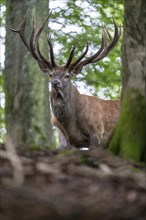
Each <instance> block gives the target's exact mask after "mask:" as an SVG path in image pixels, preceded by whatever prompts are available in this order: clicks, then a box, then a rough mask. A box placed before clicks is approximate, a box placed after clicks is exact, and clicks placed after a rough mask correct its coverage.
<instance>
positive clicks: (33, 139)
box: [4, 0, 54, 147]
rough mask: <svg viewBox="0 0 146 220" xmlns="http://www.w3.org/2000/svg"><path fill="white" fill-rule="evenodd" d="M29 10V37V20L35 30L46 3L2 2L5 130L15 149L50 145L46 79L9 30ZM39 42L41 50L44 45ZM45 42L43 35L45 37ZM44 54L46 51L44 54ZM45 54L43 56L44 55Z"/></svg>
mask: <svg viewBox="0 0 146 220" xmlns="http://www.w3.org/2000/svg"><path fill="white" fill-rule="evenodd" d="M30 6H31V8H32V9H31V13H30V14H31V15H30V16H29V18H28V25H27V27H26V32H27V33H29V34H28V36H27V34H26V36H27V38H29V37H30V33H31V30H32V17H33V16H34V17H35V22H36V25H37V26H39V25H40V24H42V22H43V21H44V19H45V17H46V16H47V14H48V11H49V9H48V1H47V0H45V1H43V4H42V1H41V0H38V1H29V0H25V1H18V0H9V1H8V0H7V1H6V60H5V71H4V77H5V93H6V112H5V113H6V129H7V133H8V136H9V137H10V138H11V140H12V142H13V143H14V145H15V146H23V145H27V146H31V147H39V146H41V147H43V146H51V145H52V143H53V141H54V140H53V131H52V126H51V123H50V105H49V90H48V76H47V75H45V74H42V73H41V71H40V69H39V68H38V64H37V62H35V61H34V60H33V59H32V58H31V55H30V54H29V52H28V51H27V50H26V48H25V47H24V45H23V43H22V41H21V40H20V37H19V36H18V34H15V33H12V32H10V30H9V28H10V27H11V28H18V27H19V26H20V24H21V22H22V20H23V18H24V15H25V13H26V11H27V9H28V8H29V7H30ZM43 39H44V38H41V40H40V45H41V50H44V49H46V48H47V47H46V45H47V41H45V40H43ZM45 39H46V35H45ZM46 52H47V50H46ZM46 54H47V53H46Z"/></svg>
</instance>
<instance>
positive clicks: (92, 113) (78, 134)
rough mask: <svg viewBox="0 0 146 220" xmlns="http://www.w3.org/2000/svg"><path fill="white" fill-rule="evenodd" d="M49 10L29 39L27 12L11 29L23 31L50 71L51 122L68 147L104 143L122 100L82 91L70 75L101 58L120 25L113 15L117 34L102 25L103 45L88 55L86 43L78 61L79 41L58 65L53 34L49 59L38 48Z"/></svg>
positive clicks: (45, 69)
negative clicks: (64, 61) (63, 63)
mask: <svg viewBox="0 0 146 220" xmlns="http://www.w3.org/2000/svg"><path fill="white" fill-rule="evenodd" d="M28 11H29V10H28ZM50 14H51V13H50ZM50 14H49V15H48V17H47V18H46V20H45V21H44V23H43V24H42V26H41V27H40V28H39V29H38V28H36V27H35V26H34V25H33V30H32V34H31V37H30V43H28V42H27V40H26V38H25V26H26V21H27V17H28V12H27V13H26V15H25V18H24V20H23V22H22V24H21V26H20V28H19V29H11V30H12V31H13V32H16V33H18V34H19V35H20V37H21V40H22V41H23V43H24V45H25V46H26V47H27V49H28V50H29V52H30V53H31V55H32V57H33V58H34V59H35V60H37V62H38V65H39V67H40V69H41V70H42V71H43V72H47V73H48V74H49V75H50V77H51V87H52V88H51V105H52V110H53V114H54V117H53V119H52V122H53V124H54V125H55V126H57V127H58V128H59V129H60V130H61V132H62V133H63V134H64V136H65V138H66V141H67V146H66V147H69V148H70V147H72V146H75V147H77V148H82V147H88V148H90V149H92V148H95V147H97V146H100V145H102V144H103V143H105V142H106V141H107V140H108V138H109V137H110V135H111V133H112V131H113V129H114V127H115V123H116V121H117V119H118V116H119V109H120V102H119V101H118V100H102V99H99V98H97V97H93V96H88V95H84V94H80V93H79V91H78V90H77V89H76V87H75V86H74V85H73V84H72V82H71V78H72V76H73V75H77V74H79V73H80V72H81V70H82V68H83V67H84V66H86V65H87V64H89V63H95V62H98V61H99V60H101V59H102V58H104V57H105V56H106V55H107V54H108V53H109V52H110V51H111V50H112V49H113V48H114V46H115V45H116V44H117V42H118V39H119V37H120V35H121V28H120V29H119V30H118V27H117V24H116V22H115V21H114V19H113V23H114V36H113V37H112V36H111V34H110V33H109V31H108V30H107V28H105V27H103V30H102V40H101V46H100V48H99V50H98V51H97V52H96V53H94V54H93V55H91V56H90V57H86V58H85V56H86V54H87V52H88V44H87V45H86V48H85V51H84V52H83V53H82V54H81V56H80V57H79V58H78V59H77V60H76V61H75V62H72V58H73V55H74V51H75V49H76V45H74V46H73V47H72V49H71V51H70V55H69V58H68V60H67V63H66V64H65V65H64V66H59V65H57V64H56V62H55V59H54V52H53V46H52V43H51V39H50V37H48V38H47V41H48V45H49V52H50V60H49V61H48V60H47V59H46V58H45V57H44V56H43V55H42V53H41V52H40V49H39V43H38V40H39V36H40V34H41V32H42V30H43V29H44V26H45V24H46V23H47V21H48V19H49V18H50ZM108 38H109V39H108ZM108 41H110V43H108Z"/></svg>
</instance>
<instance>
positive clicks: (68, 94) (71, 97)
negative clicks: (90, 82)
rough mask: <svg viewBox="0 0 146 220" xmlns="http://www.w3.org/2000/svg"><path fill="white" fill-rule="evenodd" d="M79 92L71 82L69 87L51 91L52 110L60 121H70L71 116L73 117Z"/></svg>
mask: <svg viewBox="0 0 146 220" xmlns="http://www.w3.org/2000/svg"><path fill="white" fill-rule="evenodd" d="M80 96H81V95H80V93H79V91H78V90H77V89H76V87H75V86H74V85H73V84H72V85H71V87H70V89H69V90H67V91H65V92H62V91H52V92H51V105H52V110H53V113H54V115H55V117H56V118H57V120H59V121H60V122H61V123H62V122H63V121H65V120H66V121H67V120H69V121H70V118H71V117H75V114H76V112H77V108H78V106H79V105H78V104H79V100H80Z"/></svg>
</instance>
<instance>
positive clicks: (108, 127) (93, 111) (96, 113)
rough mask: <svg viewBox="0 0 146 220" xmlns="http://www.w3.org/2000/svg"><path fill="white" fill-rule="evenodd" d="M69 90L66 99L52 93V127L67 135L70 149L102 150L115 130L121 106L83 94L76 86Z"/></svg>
mask: <svg viewBox="0 0 146 220" xmlns="http://www.w3.org/2000/svg"><path fill="white" fill-rule="evenodd" d="M70 87H71V88H70V90H69V91H68V92H67V96H65V97H64V99H63V98H62V97H61V96H60V95H57V91H53V90H52V92H51V105H52V109H53V113H54V116H55V117H53V118H52V124H54V125H55V126H56V127H58V128H59V129H60V130H61V132H62V133H63V134H64V136H65V138H66V140H67V147H71V146H75V147H77V148H82V147H89V148H90V149H91V148H95V147H97V146H102V144H104V142H105V141H107V140H108V138H109V137H110V135H111V133H112V131H113V129H114V126H115V123H116V121H117V119H118V116H119V109H120V102H119V101H118V100H102V99H99V98H97V97H93V96H88V95H84V94H80V93H79V92H78V90H77V89H76V87H74V85H73V84H71V85H70ZM70 145H71V146H70Z"/></svg>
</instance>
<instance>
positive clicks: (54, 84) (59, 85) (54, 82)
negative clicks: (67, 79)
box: [51, 79, 62, 89]
mask: <svg viewBox="0 0 146 220" xmlns="http://www.w3.org/2000/svg"><path fill="white" fill-rule="evenodd" d="M51 84H52V87H53V88H54V89H58V88H62V83H61V81H60V80H59V79H53V80H52V83H51Z"/></svg>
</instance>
